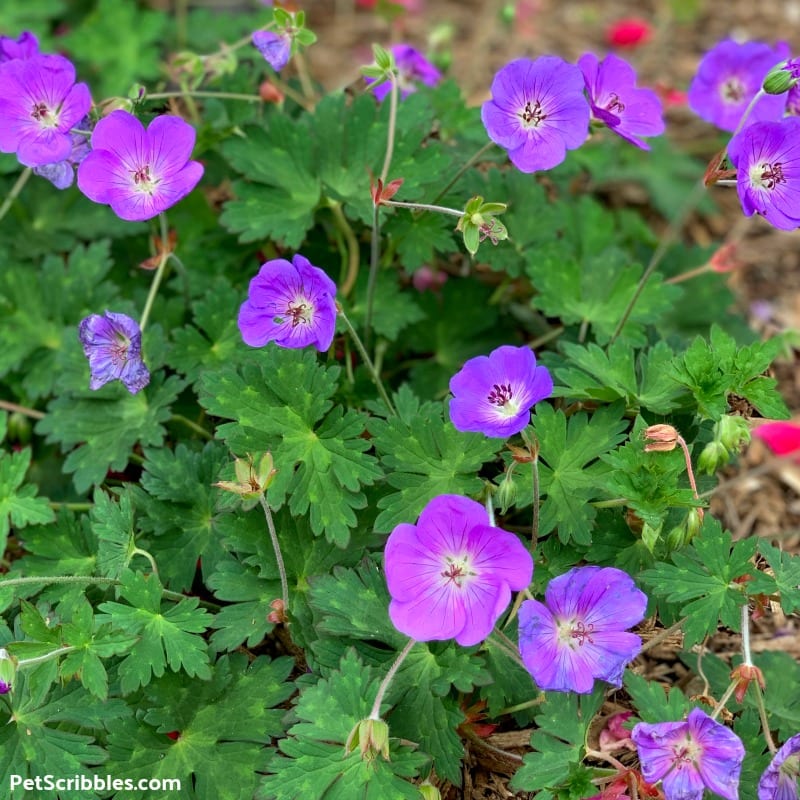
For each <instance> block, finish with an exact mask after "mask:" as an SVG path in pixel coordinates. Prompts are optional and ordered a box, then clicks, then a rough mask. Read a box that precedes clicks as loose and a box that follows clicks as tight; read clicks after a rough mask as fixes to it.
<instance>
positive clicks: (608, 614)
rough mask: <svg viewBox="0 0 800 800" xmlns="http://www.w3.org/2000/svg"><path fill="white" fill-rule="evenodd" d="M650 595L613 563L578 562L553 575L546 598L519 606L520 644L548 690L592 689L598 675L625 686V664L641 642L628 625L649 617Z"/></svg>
mask: <svg viewBox="0 0 800 800" xmlns="http://www.w3.org/2000/svg"><path fill="white" fill-rule="evenodd" d="M646 608H647V596H646V595H645V594H644V593H643V592H640V591H639V590H638V589H637V588H636V584H634V582H633V579H632V578H631V577H630V575H628V574H627V573H625V572H623V571H622V570H619V569H615V568H613V567H575V568H574V569H571V570H570V571H569V572H567V573H566V574H564V575H560V576H559V577H557V578H553V580H552V581H550V583H549V584H548V586H547V590H546V591H545V603H540V602H539V601H538V600H526V601H525V602H524V603H523V604H522V605H521V606H520V609H519V649H520V653H521V654H522V660H523V662H524V664H525V668H526V669H527V670H528V672H530V673H531V676H532V677H533V679H534V681H536V685H537V686H538V687H539V688H540V689H542V690H544V691H557V692H578V693H579V694H587V693H588V692H591V691H592V688H593V687H594V681H595V679H598V680H604V681H607V682H608V683H610V684H612V685H613V686H621V685H622V673H623V672H624V670H625V665H626V664H627V663H628V662H629V661H631V660H632V659H634V658H635V657H636V656H637V654H638V653H639V650H640V649H641V646H642V640H641V639H640V638H639V637H638V636H636V634H633V633H628V632H627V630H626V629H627V628H630V627H632V626H633V625H636V624H637V623H639V622H641V621H642V619H644V613H645V609H646Z"/></svg>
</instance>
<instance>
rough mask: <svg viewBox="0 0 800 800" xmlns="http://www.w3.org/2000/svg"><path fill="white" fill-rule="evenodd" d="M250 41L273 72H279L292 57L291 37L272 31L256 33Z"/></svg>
mask: <svg viewBox="0 0 800 800" xmlns="http://www.w3.org/2000/svg"><path fill="white" fill-rule="evenodd" d="M252 41H253V44H254V45H255V46H256V48H257V49H258V52H259V53H261V55H262V56H264V58H265V59H266V61H267V63H268V64H269V65H270V66H271V67H272V69H274V70H275V72H280V71H281V70H282V69H283V68H284V67H285V66H286V65H287V64H288V63H289V57H290V56H291V55H292V37H291V36H289V35H287V34H285V33H282V34H278V33H273V32H272V31H256V32H255V33H254V34H253V39H252Z"/></svg>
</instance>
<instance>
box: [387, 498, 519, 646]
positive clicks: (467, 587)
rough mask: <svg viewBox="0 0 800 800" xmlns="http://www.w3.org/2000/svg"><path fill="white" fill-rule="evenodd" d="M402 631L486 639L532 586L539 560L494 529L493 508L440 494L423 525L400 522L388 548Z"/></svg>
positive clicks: (467, 641)
mask: <svg viewBox="0 0 800 800" xmlns="http://www.w3.org/2000/svg"><path fill="white" fill-rule="evenodd" d="M384 566H385V570H386V581H387V583H388V585H389V594H390V595H391V596H392V601H391V603H390V604H389V616H390V617H391V619H392V623H393V624H394V626H395V628H397V630H399V631H400V632H401V633H404V634H406V636H411V637H413V638H414V639H418V640H420V641H423V642H428V641H431V640H432V639H452V638H455V640H456V641H457V642H458V643H459V644H460V645H464V646H469V645H473V644H477V643H478V642H482V641H483V640H484V639H485V638H486V637H487V636H488V635H489V634H490V633H491V631H492V628H493V627H494V624H495V622H497V620H498V618H499V617H500V615H501V614H502V613H503V611H504V610H505V609H506V607H507V606H508V604H509V602H510V601H511V592H512V590H513V591H519V590H521V589H524V588H526V587H527V586H528V585H529V584H530V582H531V578H532V577H533V559H532V558H531V555H530V553H529V552H528V551H527V549H526V548H525V547H524V546H523V545H522V543H521V542H520V540H519V539H518V538H517V537H516V536H514V534H512V533H508V532H507V531H504V530H501V529H500V528H494V527H492V526H491V524H490V522H489V515H488V514H487V512H486V509H485V508H484V507H483V506H482V505H481V504H480V503H476V502H475V501H474V500H470V499H469V498H467V497H459V496H458V495H452V494H443V495H439V496H438V497H434V498H433V500H431V501H430V502H429V503H428V505H427V506H425V508H424V509H423V510H422V513H421V514H420V515H419V519H418V520H417V524H416V525H409V524H408V523H405V522H403V523H401V524H400V525H398V526H397V527H396V528H395V529H394V530H393V531H392V533H391V535H390V536H389V539H388V540H387V542H386V549H385V551H384Z"/></svg>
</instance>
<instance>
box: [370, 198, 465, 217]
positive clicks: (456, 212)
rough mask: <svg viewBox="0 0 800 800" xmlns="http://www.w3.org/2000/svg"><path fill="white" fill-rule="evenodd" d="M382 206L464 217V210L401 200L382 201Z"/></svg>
mask: <svg viewBox="0 0 800 800" xmlns="http://www.w3.org/2000/svg"><path fill="white" fill-rule="evenodd" d="M381 205H382V206H392V207H393V208H411V209H413V210H414V211H436V212H438V213H439V214H449V215H450V216H451V217H463V216H464V209H463V208H461V209H459V208H448V207H447V206H435V205H432V204H431V203H405V202H403V201H401V200H381Z"/></svg>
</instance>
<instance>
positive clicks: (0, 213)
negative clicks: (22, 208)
mask: <svg viewBox="0 0 800 800" xmlns="http://www.w3.org/2000/svg"><path fill="white" fill-rule="evenodd" d="M32 174H33V170H32V169H31V168H30V167H25V169H24V170H22V172H20V174H19V177H18V178H17V181H16V183H15V184H14V185H13V186H12V187H11V191H10V192H9V193H8V194H7V195H6V199H5V200H3V205H2V206H0V219H3V217H4V216H5V215H6V214H7V213H8V209H9V208H11V205H12V203H13V202H14V201H15V200H16V199H17V197H18V196H19V193H20V192H21V191H22V190H23V188H24V187H25V184H26V183H27V182H28V178H30V177H31V175H32Z"/></svg>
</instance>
